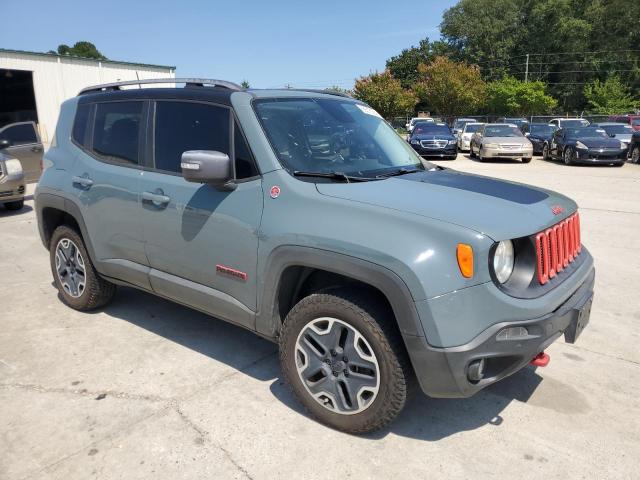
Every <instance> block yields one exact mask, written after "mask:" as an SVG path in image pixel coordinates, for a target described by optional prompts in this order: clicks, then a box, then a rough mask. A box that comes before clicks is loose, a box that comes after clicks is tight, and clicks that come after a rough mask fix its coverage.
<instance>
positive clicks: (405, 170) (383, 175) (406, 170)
mask: <svg viewBox="0 0 640 480" xmlns="http://www.w3.org/2000/svg"><path fill="white" fill-rule="evenodd" d="M416 172H424V170H421V169H419V168H400V169H398V170H394V171H393V172H388V173H381V174H380V175H376V178H388V177H397V176H399V175H406V174H408V173H416Z"/></svg>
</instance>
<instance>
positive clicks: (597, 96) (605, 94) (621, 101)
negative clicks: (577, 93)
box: [584, 75, 640, 115]
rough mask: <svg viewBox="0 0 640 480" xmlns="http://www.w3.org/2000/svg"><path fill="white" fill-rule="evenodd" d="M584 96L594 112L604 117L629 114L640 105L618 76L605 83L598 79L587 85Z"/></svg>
mask: <svg viewBox="0 0 640 480" xmlns="http://www.w3.org/2000/svg"><path fill="white" fill-rule="evenodd" d="M584 96H585V98H586V99H587V102H589V106H590V107H591V109H592V110H593V112H594V113H599V114H603V115H612V114H614V113H624V112H629V111H631V110H633V109H634V108H636V107H637V106H638V105H639V103H640V102H639V101H638V99H637V98H634V97H633V95H631V93H630V92H629V88H628V87H626V86H625V85H624V84H623V83H622V82H621V81H620V77H618V76H617V75H612V76H610V77H609V78H607V79H606V80H605V81H604V82H601V81H600V80H598V79H596V80H594V81H593V82H591V83H589V84H587V85H585V87H584Z"/></svg>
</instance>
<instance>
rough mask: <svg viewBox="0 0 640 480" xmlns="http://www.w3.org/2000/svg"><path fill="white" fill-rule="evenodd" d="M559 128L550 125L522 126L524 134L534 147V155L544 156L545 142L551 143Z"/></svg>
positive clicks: (526, 124)
mask: <svg viewBox="0 0 640 480" xmlns="http://www.w3.org/2000/svg"><path fill="white" fill-rule="evenodd" d="M557 129H558V128H557V127H555V126H553V125H549V124H548V123H525V124H524V125H522V133H524V135H525V136H526V137H527V138H528V139H529V141H530V142H531V144H532V145H533V154H534V155H542V149H543V147H544V144H545V142H550V141H551V138H552V137H553V132H555V131H556V130H557Z"/></svg>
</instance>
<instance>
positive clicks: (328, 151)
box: [253, 98, 433, 177]
mask: <svg viewBox="0 0 640 480" xmlns="http://www.w3.org/2000/svg"><path fill="white" fill-rule="evenodd" d="M253 105H254V108H255V110H256V113H257V115H258V117H259V119H260V122H261V123H262V127H263V128H264V130H265V132H266V134H267V137H268V138H269V141H270V142H271V145H272V147H273V149H274V151H275V153H276V155H277V157H278V160H280V163H281V164H282V166H283V167H284V168H286V169H287V170H289V171H290V172H292V173H293V172H296V171H306V172H325V173H331V172H341V173H346V174H349V175H352V176H360V177H371V176H372V175H375V174H378V173H385V172H388V171H393V170H398V169H399V168H405V169H409V168H418V169H424V168H425V166H426V167H427V168H432V167H433V165H431V164H429V163H428V162H423V161H422V160H421V158H420V157H419V156H418V155H417V154H416V153H415V152H414V150H413V149H412V148H411V146H410V145H409V144H408V143H407V142H406V141H404V140H403V139H402V138H401V137H400V136H399V135H398V134H397V133H396V132H395V130H393V128H391V127H390V126H389V124H388V123H387V122H385V121H384V120H383V119H382V118H381V117H380V116H379V115H378V114H377V113H376V111H375V110H373V109H372V108H371V107H368V106H366V105H364V104H360V103H355V102H353V101H347V100H338V99H335V100H334V99H324V98H288V99H282V98H274V99H263V100H256V101H254V102H253Z"/></svg>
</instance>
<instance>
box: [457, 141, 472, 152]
mask: <svg viewBox="0 0 640 480" xmlns="http://www.w3.org/2000/svg"><path fill="white" fill-rule="evenodd" d="M470 146H471V139H470V138H461V139H460V140H458V148H459V149H460V150H462V151H464V152H468V151H469V148H470Z"/></svg>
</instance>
